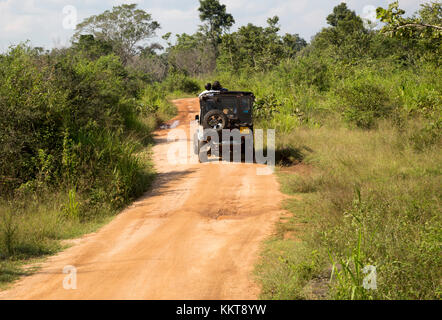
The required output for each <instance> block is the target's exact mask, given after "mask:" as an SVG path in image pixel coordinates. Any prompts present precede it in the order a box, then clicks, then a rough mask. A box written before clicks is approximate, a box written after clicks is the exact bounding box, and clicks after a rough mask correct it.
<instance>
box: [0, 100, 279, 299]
mask: <svg viewBox="0 0 442 320" xmlns="http://www.w3.org/2000/svg"><path fill="white" fill-rule="evenodd" d="M174 103H175V104H176V105H177V106H178V110H179V114H178V116H177V118H176V119H174V120H173V121H171V123H172V124H173V125H172V127H176V129H180V130H184V132H187V136H189V127H190V125H189V123H190V120H192V119H194V115H195V114H196V113H197V112H198V109H199V107H198V100H197V99H181V100H176V101H175V102H174ZM176 129H164V130H159V131H157V132H156V140H157V145H156V146H155V147H154V161H155V165H156V168H157V171H158V173H159V174H158V175H159V177H158V179H157V181H156V182H155V184H154V187H153V191H151V192H149V193H147V194H146V195H145V196H144V197H143V198H142V199H140V200H138V201H137V202H135V203H134V204H133V205H132V206H131V207H129V208H128V209H126V210H125V211H124V212H122V213H121V214H120V215H118V217H116V218H115V219H114V220H113V221H112V222H111V223H109V224H108V225H106V226H105V227H103V228H102V229H100V230H99V231H98V232H96V233H93V234H90V235H87V236H85V237H83V238H81V239H79V240H78V241H77V243H76V244H75V245H74V246H73V247H71V248H69V249H67V250H65V251H64V252H61V253H60V254H58V255H56V256H53V257H51V258H49V259H48V260H47V261H46V262H45V263H44V264H43V265H42V268H41V269H40V271H39V272H37V273H36V274H34V275H32V276H29V277H25V278H23V279H22V280H20V281H19V282H17V283H16V284H15V285H14V286H13V287H12V288H11V289H10V290H8V291H3V292H1V293H0V298H3V299H255V298H257V297H258V294H259V288H258V287H257V285H256V284H255V283H254V281H253V275H252V271H253V266H254V264H255V262H256V259H257V258H258V253H259V246H260V243H261V242H262V241H263V239H264V238H265V237H266V236H267V235H269V234H270V232H271V231H272V228H273V225H274V222H275V221H276V220H277V219H278V217H279V216H280V214H281V209H280V201H281V200H282V198H283V196H282V194H281V193H280V192H279V187H278V184H277V181H276V179H275V176H274V175H257V174H256V168H257V165H255V164H244V163H242V164H233V163H227V164H226V163H207V164H198V163H195V161H193V163H186V164H185V163H184V162H185V161H183V163H182V164H173V163H169V161H168V156H167V155H168V152H169V150H171V149H170V148H176V147H183V146H186V145H187V146H188V148H189V151H191V150H192V149H191V146H190V137H189V138H186V139H184V138H181V139H177V140H176V141H173V142H168V141H167V136H168V133H169V131H170V130H176ZM190 153H191V152H189V155H187V156H185V155H184V156H182V157H184V158H182V159H180V160H185V159H187V160H189V161H188V162H191V161H190V160H191V157H190V156H191V155H190ZM65 266H74V267H75V268H76V269H77V289H76V290H66V289H64V288H63V280H64V279H65V277H66V276H67V275H66V274H63V268H64V267H65Z"/></svg>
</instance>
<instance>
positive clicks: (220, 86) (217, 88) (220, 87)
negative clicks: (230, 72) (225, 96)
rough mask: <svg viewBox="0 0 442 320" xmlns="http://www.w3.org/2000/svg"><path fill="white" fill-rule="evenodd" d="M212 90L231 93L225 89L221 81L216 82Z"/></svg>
mask: <svg viewBox="0 0 442 320" xmlns="http://www.w3.org/2000/svg"><path fill="white" fill-rule="evenodd" d="M212 90H214V91H229V90H227V89H226V88H223V86H222V85H221V83H220V82H219V81H215V82H214V83H213V85H212Z"/></svg>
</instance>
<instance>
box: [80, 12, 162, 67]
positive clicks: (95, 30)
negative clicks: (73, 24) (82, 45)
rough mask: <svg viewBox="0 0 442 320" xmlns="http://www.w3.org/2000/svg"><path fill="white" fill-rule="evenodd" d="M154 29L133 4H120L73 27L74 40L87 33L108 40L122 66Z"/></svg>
mask: <svg viewBox="0 0 442 320" xmlns="http://www.w3.org/2000/svg"><path fill="white" fill-rule="evenodd" d="M158 28H160V24H159V23H158V22H157V21H154V20H152V17H151V15H150V14H149V13H147V12H146V11H144V10H141V9H138V8H137V5H136V4H123V5H120V6H116V7H113V9H112V11H109V10H106V11H105V12H103V13H102V14H99V15H94V16H91V17H89V18H87V19H85V20H84V21H83V22H81V23H80V24H79V25H78V26H77V28H76V33H75V35H74V39H77V40H78V39H79V38H80V36H81V35H85V34H91V35H93V36H94V37H95V38H96V39H99V40H105V41H108V42H110V43H112V45H113V47H114V50H115V51H116V53H117V54H118V55H119V56H120V58H121V59H122V61H123V63H124V64H126V63H127V61H128V60H129V59H130V58H131V57H133V56H135V55H136V54H138V53H139V52H140V51H141V50H143V49H144V46H143V45H145V41H146V40H147V39H149V38H152V37H153V36H155V32H156V30H157V29H158Z"/></svg>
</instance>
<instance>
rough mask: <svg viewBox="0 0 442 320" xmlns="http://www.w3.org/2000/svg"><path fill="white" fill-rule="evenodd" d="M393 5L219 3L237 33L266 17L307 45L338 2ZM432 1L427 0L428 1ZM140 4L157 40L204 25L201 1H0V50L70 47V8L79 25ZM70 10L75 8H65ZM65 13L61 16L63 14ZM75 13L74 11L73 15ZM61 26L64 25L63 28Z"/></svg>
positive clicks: (415, 1) (383, 0)
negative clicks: (156, 26)
mask: <svg viewBox="0 0 442 320" xmlns="http://www.w3.org/2000/svg"><path fill="white" fill-rule="evenodd" d="M392 1H393V0H390V1H389V0H348V1H342V0H221V1H220V2H221V3H224V4H226V5H227V11H228V12H230V13H231V14H233V16H234V17H235V20H236V24H235V26H234V28H233V30H234V29H236V28H238V27H239V26H241V25H245V24H247V23H249V22H252V23H254V24H257V25H265V24H266V20H267V18H268V17H271V16H275V15H277V16H279V17H280V24H281V30H282V32H289V33H299V34H300V35H301V36H302V37H304V38H305V39H306V40H308V41H309V40H310V38H311V37H312V36H313V35H314V34H315V33H316V32H318V31H320V30H321V28H322V27H324V26H326V22H325V18H326V16H327V15H328V14H329V13H330V12H331V11H332V9H333V7H334V6H335V5H337V4H339V3H340V2H346V3H347V4H348V6H349V7H350V8H351V9H353V10H355V11H356V12H357V13H358V14H360V15H362V16H364V15H365V14H367V12H370V10H368V11H367V9H369V8H373V7H377V6H383V7H387V6H388V3H389V2H392ZM428 1H429V0H428ZM428 1H426V0H399V3H400V5H401V7H402V8H404V9H405V10H406V11H407V13H410V14H411V13H413V12H414V11H416V10H417V9H418V8H419V5H420V4H421V3H425V2H428ZM122 3H138V4H139V6H140V7H141V8H142V9H144V10H146V11H147V12H149V13H151V14H152V16H153V18H154V19H155V20H157V21H158V22H160V24H161V27H162V28H161V30H160V31H159V32H158V36H161V35H163V34H165V33H167V32H172V33H173V34H176V33H183V32H186V33H193V32H194V31H196V30H197V28H198V24H200V21H199V18H198V10H197V9H198V6H199V1H198V0H129V1H124V0H77V1H73V0H0V51H5V50H6V49H7V48H8V47H9V46H10V45H13V44H17V43H19V42H21V41H25V40H31V44H32V45H34V46H42V47H45V48H48V49H49V48H53V47H56V46H59V47H60V46H66V45H67V44H68V43H69V39H70V37H71V36H72V34H73V30H70V29H66V28H64V26H66V22H67V23H68V24H69V21H70V20H69V19H68V18H69V17H71V16H69V17H68V13H67V12H69V8H72V7H74V8H75V10H76V12H77V19H78V20H77V21H78V22H80V21H81V20H82V19H84V18H86V17H88V16H90V15H93V14H99V13H101V12H103V11H104V10H106V9H110V8H112V6H114V5H119V4H122ZM66 6H72V7H66ZM64 8H65V10H68V11H65V12H63V9H64ZM70 12H72V11H70ZM63 22H65V24H64V25H63Z"/></svg>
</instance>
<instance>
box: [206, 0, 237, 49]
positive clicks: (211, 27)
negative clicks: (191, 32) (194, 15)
mask: <svg viewBox="0 0 442 320" xmlns="http://www.w3.org/2000/svg"><path fill="white" fill-rule="evenodd" d="M198 11H199V12H200V19H201V21H202V22H205V23H206V24H205V25H202V26H201V31H203V32H204V33H205V34H206V35H207V37H208V38H209V39H210V42H211V43H212V46H213V48H214V49H215V52H216V54H217V52H218V45H219V43H220V42H221V36H222V34H223V33H224V32H225V31H228V30H229V29H230V27H232V26H233V24H234V23H235V19H234V18H233V16H232V15H231V14H230V13H227V12H226V6H225V5H223V4H220V3H219V0H200V7H199V9H198Z"/></svg>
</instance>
